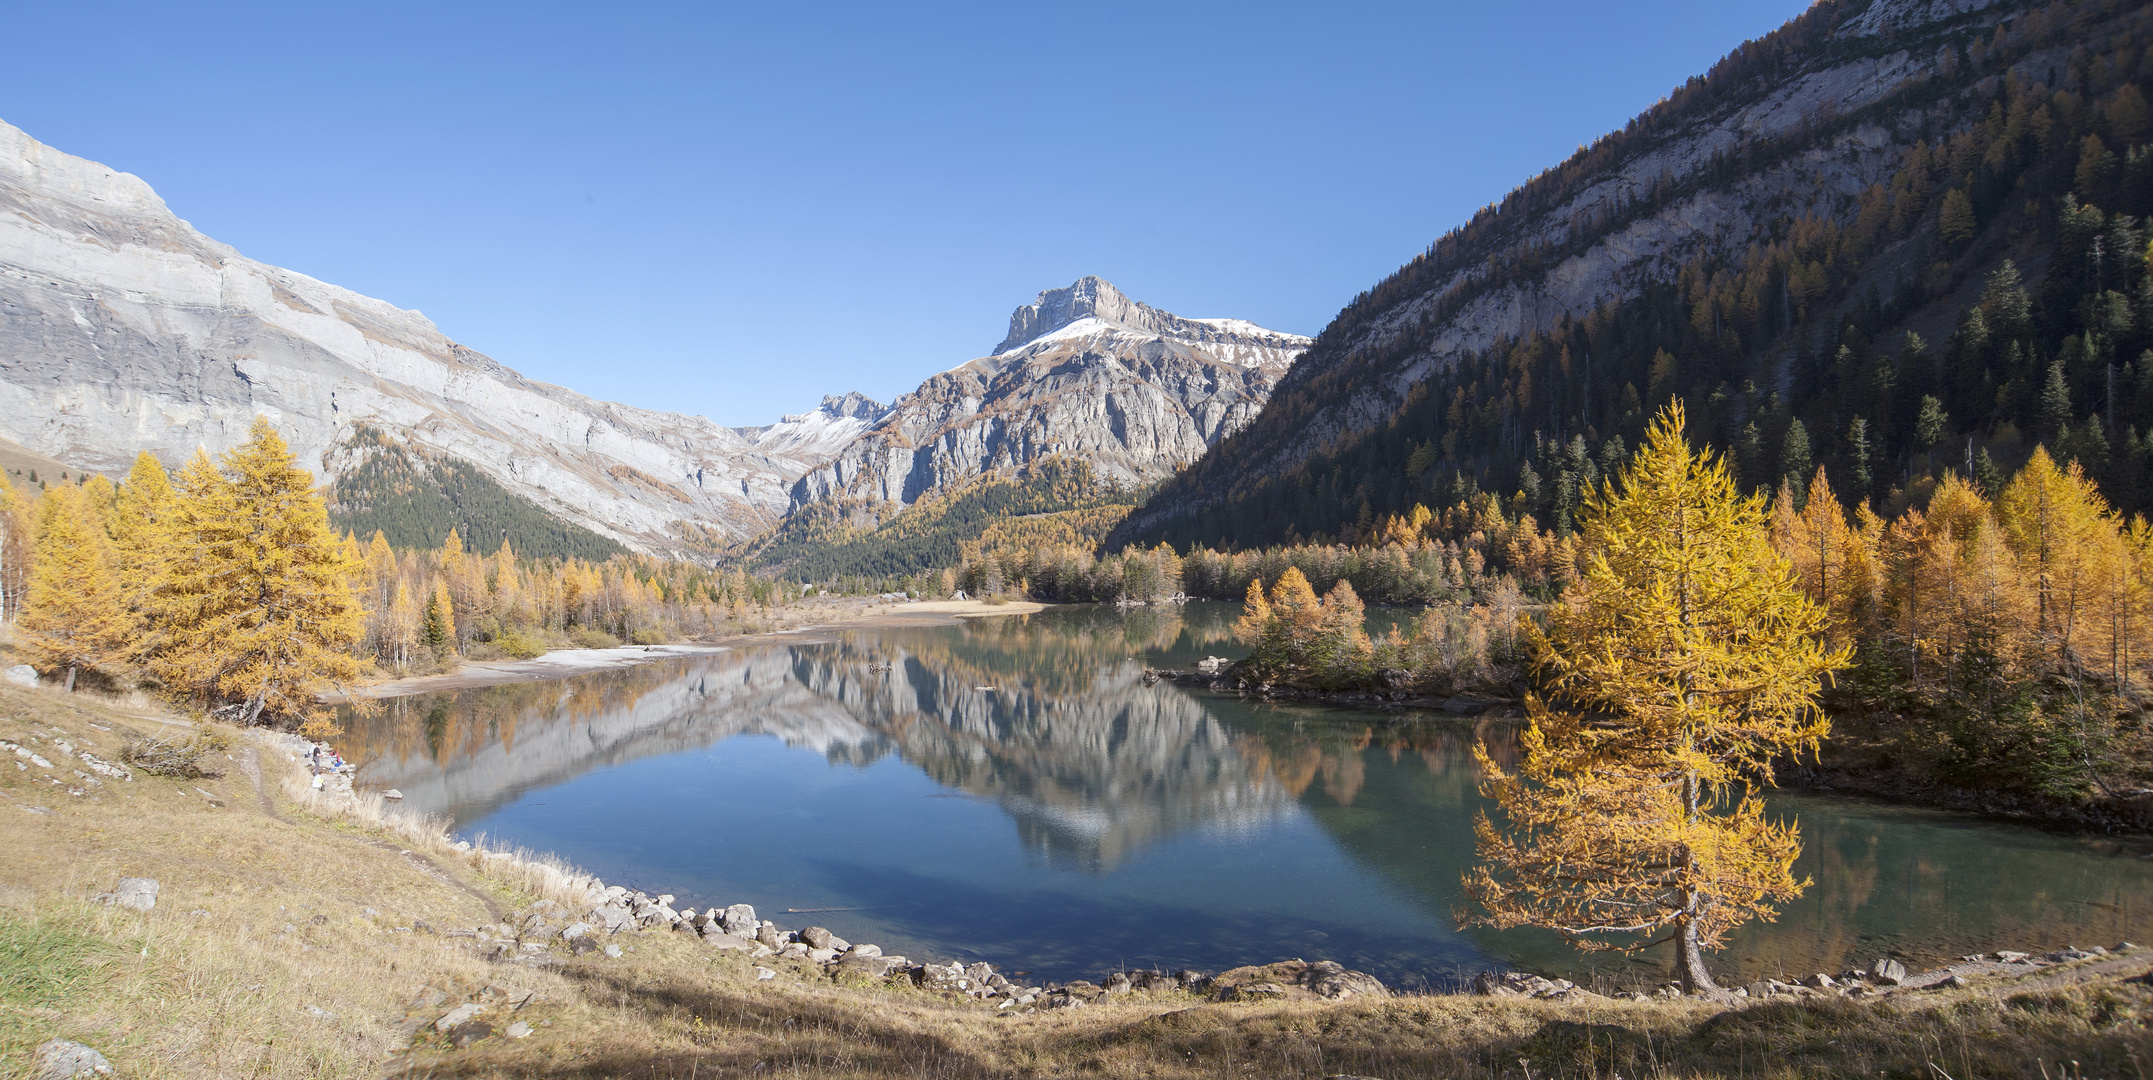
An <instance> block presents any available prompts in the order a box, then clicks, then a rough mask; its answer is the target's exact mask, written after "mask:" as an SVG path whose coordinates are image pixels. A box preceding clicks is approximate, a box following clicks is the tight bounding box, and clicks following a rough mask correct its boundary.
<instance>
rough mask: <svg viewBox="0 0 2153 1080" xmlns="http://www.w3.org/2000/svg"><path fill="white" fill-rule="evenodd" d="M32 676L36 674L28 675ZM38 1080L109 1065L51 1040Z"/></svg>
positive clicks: (78, 1047) (100, 1070) (106, 1070)
mask: <svg viewBox="0 0 2153 1080" xmlns="http://www.w3.org/2000/svg"><path fill="white" fill-rule="evenodd" d="M28 670H29V669H28V668H27V667H21V668H14V669H12V670H10V671H9V672H8V674H9V676H10V677H12V676H13V675H14V673H15V672H16V671H28ZM31 674H32V675H33V676H35V675H36V672H31ZM31 1075H32V1076H35V1077H36V1078H37V1080H74V1078H75V1077H78V1076H111V1075H112V1063H111V1062H109V1061H106V1060H105V1055H103V1054H100V1053H98V1052H97V1051H95V1050H92V1049H90V1048H89V1047H87V1046H84V1045H82V1044H81V1043H78V1042H69V1041H67V1040H66V1039H53V1040H51V1041H50V1042H46V1043H42V1044H40V1045H39V1046H38V1048H37V1066H36V1071H35V1072H33V1073H32V1074H31Z"/></svg>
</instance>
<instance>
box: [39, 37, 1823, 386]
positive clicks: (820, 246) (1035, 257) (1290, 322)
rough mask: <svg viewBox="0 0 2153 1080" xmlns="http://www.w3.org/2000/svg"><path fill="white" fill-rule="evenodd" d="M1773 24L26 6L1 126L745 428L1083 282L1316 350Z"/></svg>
mask: <svg viewBox="0 0 2153 1080" xmlns="http://www.w3.org/2000/svg"><path fill="white" fill-rule="evenodd" d="M1804 6H1806V5H1805V4H1804V3H1802V2H1801V0H1638V2H1633V3H1607V2H1606V0H1559V2H1547V3H1473V4H1465V3H1429V2H1425V0H1423V2H1417V3H1413V2H1407V3H1336V2H1334V3H1309V4H1299V5H1277V4H1266V3H1251V2H1240V3H1220V4H1193V3H1192V4H1174V5H1146V4H1122V3H1091V4H1082V5H1044V4H1041V5H1023V4H991V5H989V4H979V5H967V4H935V5H904V4H887V3H879V4H867V3H862V4H812V3H760V4H752V5H748V4H741V5H715V4H697V5H679V6H668V5H654V4H651V5H608V4H588V5H578V6H567V5H555V4H545V3H524V4H515V5H509V4H500V5H481V4H461V3H438V2H436V3H429V4H408V5H407V4H398V3H369V4H346V5H336V6H332V5H298V4H262V5H242V4H216V5H208V4H131V3H121V4H95V5H93V4H23V5H17V6H15V7H14V8H13V9H11V11H10V12H9V15H8V20H7V21H8V24H9V26H8V34H7V36H8V38H9V39H10V40H9V46H8V50H7V59H6V61H5V62H4V63H0V119H5V120H7V121H8V122H10V123H12V124H14V125H16V126H17V127H20V128H22V129H24V130H25V131H27V132H29V133H30V135H31V136H33V137H34V138H37V139H39V140H41V141H43V142H45V143H47V144H49V145H52V146H55V147H57V148H59V149H61V150H65V151H67V152H69V153H73V154H79V155H81V156H84V157H88V158H93V159H96V160H98V161H102V162H104V163H106V164H108V165H111V166H114V167H116V168H119V169H124V170H126V171H128V172H132V173H135V174H137V175H140V176H141V177H143V178H144V179H146V180H148V181H149V182H150V184H151V185H152V186H154V187H155V188H156V189H157V191H158V192H159V193H160V194H161V195H163V196H164V198H165V201H166V202H167V203H168V204H170V205H171V207H172V208H173V210H174V211H175V212H177V213H178V214H179V215H180V216H181V217H184V218H186V219H188V220H189V221H191V222H193V223H194V225H195V226H196V227H197V228H199V229H201V230H202V231H203V232H205V233H207V234H209V235H210V236H212V237H215V238H216V239H219V240H222V241H224V242H226V243H228V244H231V245H233V246H234V247H236V248H238V249H239V250H240V251H242V252H244V253H246V254H247V255H249V256H251V257H253V258H256V259H260V260H262V261H265V262H269V263H274V264H277V265H281V266H286V267H290V268H292V269H294V270H298V271H300V272H302V273H306V274H310V275H313V276H314V277H317V278H321V279H323V280H326V281H330V282H334V283H336V284H339V285H343V286H346V287H348V288H351V289H355V290H357V291H359V292H362V293H366V294H368V295H372V296H378V297H381V298H383V299H386V300H388V301H391V302H393V303H395V304H397V305H400V306H403V307H409V308H418V309H421V310H423V311H425V312H426V314H427V315H428V316H429V317H431V318H432V319H433V320H434V321H435V322H436V323H437V324H438V325H439V326H440V327H441V329H442V330H443V331H444V332H446V333H447V334H448V335H449V336H451V337H453V338H455V339H456V340H458V341H461V342H463V343H465V344H466V345H469V346H471V347H472V348H475V349H478V350H480V351H482V352H485V353H488V354H490V355H492V356H493V357H495V358H496V359H498V360H500V361H502V362H503V363H506V364H508V365H510V366H512V367H515V368H518V369H520V370H522V371H523V372H525V373H527V374H529V375H532V376H534V377H536V378H540V379H545V380H547V381H550V382H557V383H561V384H563V385H566V386H570V387H573V388H575V389H577V390H581V391H583V392H585V393H589V394H592V395H595V396H598V397H603V398H611V399H614V400H619V401H625V402H628V403H631V404H635V405H642V406H648V407H653V408H663V409H671V410H677V411H681V412H689V413H701V414H704V415H707V416H709V417H711V418H712V419H714V420H718V421H720V422H721V423H727V424H756V423H766V422H769V421H771V420H774V419H775V418H776V417H777V416H778V415H779V414H780V413H787V412H798V411H801V410H804V409H807V408H810V407H812V406H813V405H814V403H815V402H816V401H818V400H820V398H821V395H823V394H824V393H826V392H827V393H841V392H844V391H846V390H854V389H857V390H861V391H863V392H866V393H868V394H870V395H873V396H875V397H877V398H880V399H882V400H884V401H887V400H889V399H890V398H891V397H893V396H895V395H896V394H898V393H901V392H903V391H905V390H909V389H911V388H912V387H914V386H915V385H917V384H918V383H919V381H920V380H921V379H922V378H924V377H926V376H927V375H930V374H932V373H934V372H936V371H940V370H943V369H945V368H949V367H952V366H955V365H956V364H959V363H962V362H963V361H965V360H967V359H970V358H972V357H974V356H978V355H980V354H982V353H984V352H986V351H987V350H988V349H990V348H991V347H992V346H993V345H994V344H995V343H996V342H997V341H999V340H1001V337H1002V335H1003V333H1004V330H1005V329H1006V326H1007V320H1008V317H1009V312H1010V309H1011V308H1013V307H1015V306H1017V305H1018V304H1021V303H1026V302H1028V301H1030V300H1031V298H1032V296H1033V295H1034V294H1035V293H1037V292H1038V291H1039V290H1041V289H1044V288H1050V287H1055V286H1060V285H1066V284H1068V283H1069V282H1070V281H1072V280H1074V279H1075V278H1077V277H1079V276H1081V275H1084V274H1088V273H1096V274H1099V275H1101V276H1103V277H1105V278H1107V279H1108V280H1110V281H1113V282H1114V283H1115V284H1117V285H1119V286H1120V287H1121V288H1122V289H1123V290H1124V291H1126V292H1128V293H1129V294H1130V295H1131V296H1133V297H1135V298H1137V299H1139V300H1143V301H1145V302H1147V303H1150V304H1152V305H1153V306H1156V307H1161V308H1165V309H1167V310H1169V311H1173V312H1176V313H1179V314H1182V315H1188V316H1192V317H1204V318H1211V317H1234V318H1244V319H1251V320H1254V321H1256V322H1259V323H1262V324H1264V325H1266V326H1270V327H1273V328H1276V329H1280V330H1291V331H1295V332H1298V333H1304V334H1313V333H1315V332H1316V331H1317V330H1320V329H1321V328H1322V327H1323V325H1324V324H1325V323H1326V322H1328V321H1329V319H1330V318H1331V316H1332V315H1334V314H1335V313H1336V312H1337V311H1338V309H1339V308H1340V307H1341V306H1343V305H1344V304H1345V302H1346V301H1348V300H1350V299H1351V298H1352V297H1353V295H1354V294H1355V293H1357V292H1359V291H1360V290H1362V289H1364V288H1367V287H1368V286H1369V285H1372V284H1373V283H1374V282H1375V281H1377V280H1378V279H1380V278H1381V277H1382V276H1383V275H1384V274H1387V273H1389V272H1390V271H1391V270H1393V269H1395V268H1396V267H1397V266H1398V265H1400V264H1401V263H1403V262H1404V261H1405V260H1406V259H1409V258H1411V257H1412V256H1413V255H1414V254H1415V253H1416V252H1418V251H1420V250H1421V249H1423V248H1424V247H1426V245H1427V244H1428V243H1429V241H1431V240H1433V239H1434V238H1435V237H1437V236H1438V235H1440V234H1441V233H1443V232H1444V231H1445V230H1447V229H1449V228H1451V227H1452V226H1454V225H1456V224H1458V223H1459V222H1461V221H1463V220H1465V218H1466V217H1468V216H1469V215H1470V214H1471V212H1472V211H1473V209H1474V208H1475V207H1478V206H1481V205H1484V204H1486V203H1488V202H1490V201H1492V200H1494V199H1496V198H1499V197H1500V196H1501V195H1502V194H1503V193H1504V192H1506V191H1508V190H1509V189H1510V188H1512V187H1514V186H1516V185H1517V184H1518V183H1520V182H1522V181H1523V180H1524V179H1525V178H1527V177H1528V176H1530V175H1531V174H1533V173H1534V172H1537V171H1539V170H1540V169H1542V168H1544V167H1546V166H1549V165H1552V164H1555V163H1556V162H1558V161H1560V160H1561V159H1562V158H1563V157H1564V156H1565V155H1567V154H1568V153H1570V152H1571V151H1572V150H1574V149H1575V148H1576V146H1577V145H1578V144H1579V143H1580V142H1584V141H1588V140H1590V139H1591V138H1593V137H1594V136H1596V135H1598V134H1600V133H1602V132H1604V131H1607V130H1609V129H1611V128H1614V127H1618V126H1620V125H1621V124H1622V123H1623V122H1624V121H1625V120H1627V119H1628V118H1629V117H1630V116H1632V115H1634V114H1635V113H1637V112H1638V111H1640V110H1641V109H1643V108H1644V107H1646V106H1648V105H1650V104H1651V103H1652V101H1653V100H1655V99H1656V98H1659V97H1660V96H1662V95H1664V94H1665V93H1667V92H1668V91H1669V90H1670V89H1671V88H1673V87H1674V86H1676V85H1678V84H1679V83H1680V82H1681V81H1682V80H1683V79H1684V78H1686V77H1688V76H1689V75H1691V74H1694V73H1699V72H1702V71H1703V70H1704V69H1705V68H1707V67H1708V66H1709V65H1710V64H1711V63H1712V62H1713V61H1714V60H1716V59H1717V58H1718V57H1720V56H1721V55H1723V54H1724V53H1726V52H1727V51H1728V50H1729V49H1730V48H1732V47H1733V46H1735V45H1736V44H1738V43H1739V42H1741V41H1743V40H1744V39H1747V38H1751V37H1756V36H1758V35H1760V34H1763V33H1765V32H1767V31H1769V30H1771V29H1772V28H1774V27H1776V26H1778V25H1779V24H1780V23H1782V22H1784V21H1785V20H1786V19H1788V18H1791V17H1792V16H1793V15H1795V14H1797V13H1798V12H1799V11H1801V10H1802V9H1803V7H1804Z"/></svg>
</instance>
